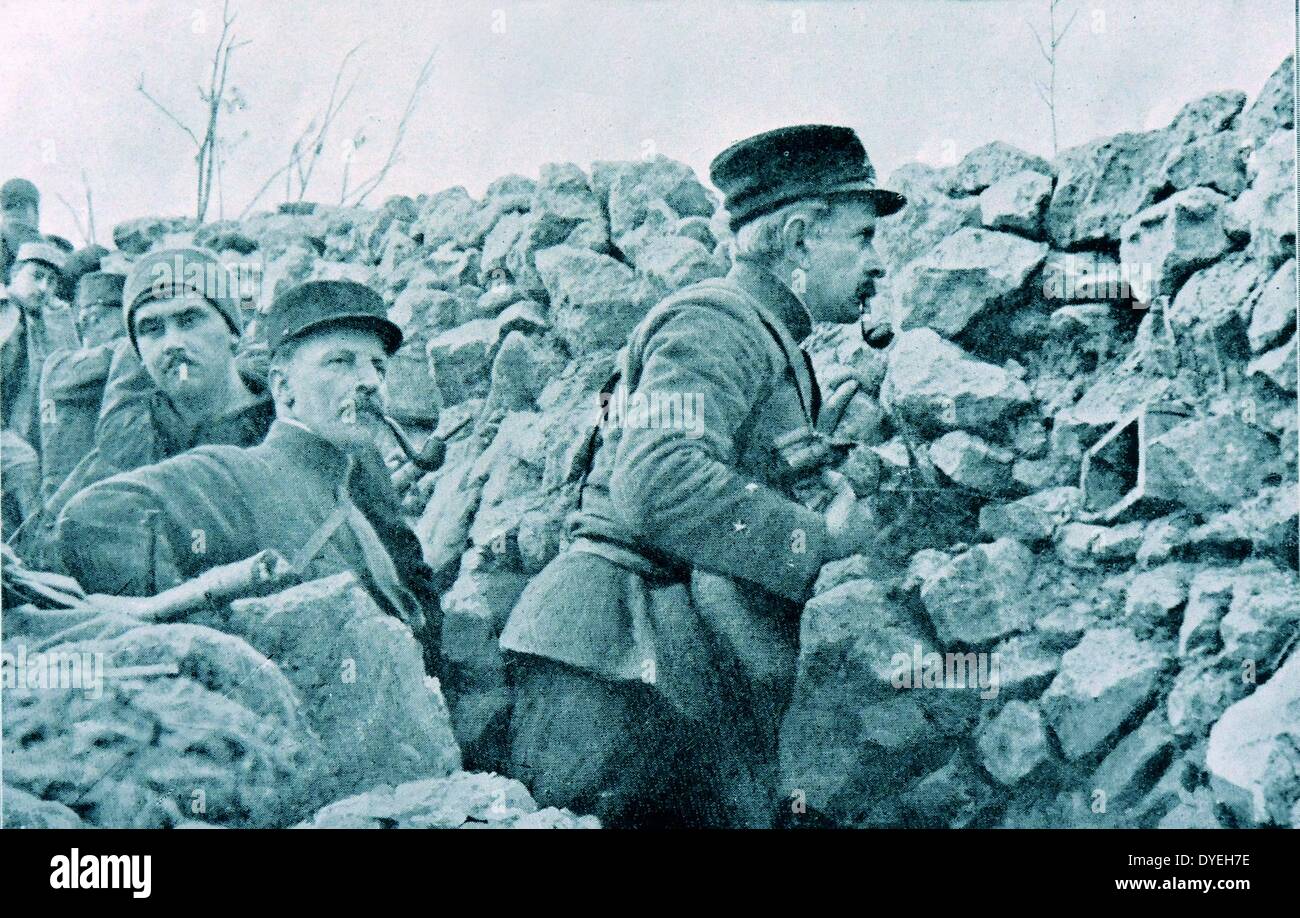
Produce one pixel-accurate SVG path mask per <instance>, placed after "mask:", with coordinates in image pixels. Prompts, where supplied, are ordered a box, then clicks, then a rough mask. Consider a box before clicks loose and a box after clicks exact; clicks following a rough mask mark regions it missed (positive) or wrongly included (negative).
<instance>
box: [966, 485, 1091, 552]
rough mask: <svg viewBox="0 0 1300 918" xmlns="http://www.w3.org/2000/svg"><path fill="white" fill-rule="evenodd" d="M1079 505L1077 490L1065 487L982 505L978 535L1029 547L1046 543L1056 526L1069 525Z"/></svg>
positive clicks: (1079, 497)
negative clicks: (982, 533)
mask: <svg viewBox="0 0 1300 918" xmlns="http://www.w3.org/2000/svg"><path fill="white" fill-rule="evenodd" d="M1080 502H1081V494H1080V491H1079V489H1078V488H1076V487H1071V486H1066V487H1058V488H1048V489H1047V490H1044V491H1040V492H1038V493H1037V494H1031V495H1029V496H1028V497H1022V498H1020V500H1016V501H1012V502H1010V503H1006V504H996V503H990V504H985V505H984V506H983V507H981V508H980V531H981V532H985V533H987V534H989V535H991V536H993V537H994V538H1001V537H1003V536H1005V537H1007V538H1012V539H1017V540H1019V541H1021V542H1024V543H1026V544H1031V545H1032V544H1034V543H1035V542H1042V541H1044V540H1046V539H1050V538H1051V537H1052V534H1053V533H1054V532H1055V531H1056V529H1057V527H1058V526H1062V525H1064V524H1066V523H1068V522H1070V520H1071V519H1072V518H1073V516H1074V515H1075V514H1076V513H1077V512H1078V511H1079V508H1080V506H1081V503H1080Z"/></svg>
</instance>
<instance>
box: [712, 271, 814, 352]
mask: <svg viewBox="0 0 1300 918" xmlns="http://www.w3.org/2000/svg"><path fill="white" fill-rule="evenodd" d="M727 280H729V281H731V282H732V283H734V284H737V285H738V286H740V287H741V288H743V289H744V290H745V291H747V292H748V293H750V294H751V295H753V296H754V297H756V298H757V299H758V301H759V302H760V303H762V304H763V305H764V306H766V307H767V308H768V310H769V311H770V312H771V313H772V315H774V316H776V318H778V319H780V320H781V323H782V324H783V325H784V326H785V329H786V331H788V332H789V333H790V337H791V338H793V339H794V341H795V343H798V342H800V341H802V340H803V339H805V338H807V337H808V335H809V334H811V333H812V316H810V315H809V314H808V309H807V308H806V307H805V306H804V304H803V303H801V302H799V298H798V297H796V296H795V295H794V294H793V293H791V292H790V288H788V287H786V286H785V285H784V284H782V283H781V282H780V281H779V280H777V279H776V277H775V275H773V274H772V272H771V271H768V270H767V269H765V268H760V267H759V266H757V265H754V264H750V263H749V262H746V261H744V260H742V259H737V260H736V262H735V264H733V265H732V268H731V271H730V272H728V274H727Z"/></svg>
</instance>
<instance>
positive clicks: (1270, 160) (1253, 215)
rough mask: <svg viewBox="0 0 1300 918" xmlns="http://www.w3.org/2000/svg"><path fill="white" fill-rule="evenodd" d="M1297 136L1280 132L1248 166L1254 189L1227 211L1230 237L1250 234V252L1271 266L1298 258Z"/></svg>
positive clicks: (1253, 157)
mask: <svg viewBox="0 0 1300 918" xmlns="http://www.w3.org/2000/svg"><path fill="white" fill-rule="evenodd" d="M1295 144H1296V140H1295V133H1294V132H1293V131H1290V130H1287V131H1279V132H1278V133H1276V134H1274V135H1273V136H1272V138H1270V139H1269V140H1268V141H1267V142H1265V143H1264V145H1263V146H1262V147H1260V148H1259V149H1258V150H1256V151H1255V153H1254V155H1252V156H1251V157H1250V159H1249V161H1248V162H1247V164H1246V172H1247V174H1248V175H1249V177H1250V187H1249V188H1247V189H1246V190H1245V191H1243V192H1242V193H1241V195H1240V196H1239V197H1238V198H1237V200H1235V201H1233V202H1232V204H1231V205H1230V206H1229V207H1228V208H1227V215H1226V225H1227V229H1228V232H1229V233H1230V234H1248V235H1249V236H1250V243H1249V245H1247V247H1246V252H1247V253H1248V254H1250V255H1251V256H1252V257H1254V258H1259V259H1263V260H1264V261H1266V262H1267V264H1268V265H1270V266H1275V265H1280V264H1281V263H1282V262H1283V261H1285V260H1286V259H1288V258H1294V257H1295V252H1296V248H1295V233H1296V221H1295V155H1296V154H1295Z"/></svg>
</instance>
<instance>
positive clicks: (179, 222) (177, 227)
mask: <svg viewBox="0 0 1300 918" xmlns="http://www.w3.org/2000/svg"><path fill="white" fill-rule="evenodd" d="M193 228H194V221H192V220H187V219H185V218H184V217H142V218H140V219H138V220H127V221H126V222H124V223H119V224H117V226H115V227H113V244H114V245H115V246H117V247H118V248H119V249H121V250H122V251H123V252H127V253H129V254H131V255H143V254H144V253H145V252H148V251H149V250H150V249H151V248H153V247H154V246H155V245H156V244H157V243H159V242H161V241H162V240H163V239H164V238H165V237H166V236H167V235H168V234H169V233H181V232H185V231H186V230H189V229H193Z"/></svg>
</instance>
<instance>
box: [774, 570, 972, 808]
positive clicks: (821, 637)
mask: <svg viewBox="0 0 1300 918" xmlns="http://www.w3.org/2000/svg"><path fill="white" fill-rule="evenodd" d="M924 635H925V629H924V628H923V627H922V626H921V623H920V622H919V621H917V620H916V618H915V614H914V612H913V611H911V610H910V609H909V608H908V607H907V606H906V605H905V604H904V603H901V602H899V601H898V600H896V599H894V598H892V597H891V596H890V594H889V591H888V590H887V589H886V588H885V587H884V586H883V585H882V584H881V583H879V582H876V581H871V580H853V581H849V582H846V583H843V584H841V585H839V586H837V587H834V588H832V589H830V590H828V591H827V592H824V593H822V594H820V595H819V596H817V597H815V598H814V599H812V600H811V601H810V602H809V603H808V605H807V606H806V607H805V609H804V614H803V619H802V623H801V627H800V652H799V666H798V676H797V679H796V682H795V688H794V694H793V698H792V700H791V703H790V707H789V709H788V710H787V712H786V715H785V720H784V722H783V725H782V728H781V751H780V761H781V782H780V789H781V795H783V796H785V795H789V794H791V793H793V792H794V791H800V792H802V793H803V795H804V799H805V800H806V802H807V805H808V807H809V808H810V809H811V810H813V811H815V812H817V813H821V814H823V815H825V816H828V817H831V818H833V819H835V820H837V821H838V822H840V823H842V824H854V823H855V822H856V821H858V820H864V819H866V818H867V814H868V812H869V811H870V810H871V808H872V807H873V805H875V804H876V803H877V802H878V801H877V794H876V792H875V791H874V790H872V788H876V787H882V786H888V785H889V784H890V783H900V782H902V781H904V780H906V778H907V776H909V775H912V774H917V773H919V772H923V771H924V770H925V769H926V768H934V767H936V766H938V765H939V764H940V762H941V761H942V759H941V758H939V756H941V755H942V754H943V750H942V749H941V748H940V746H939V744H938V743H936V739H937V737H938V736H946V735H955V734H957V733H959V732H961V731H963V730H969V729H970V721H971V718H972V716H973V714H974V712H975V710H976V708H977V706H978V703H979V699H978V697H977V696H976V694H975V691H973V690H972V691H963V690H954V689H926V688H919V689H918V688H904V689H899V688H895V687H894V682H893V680H894V676H895V673H896V672H897V670H898V666H897V665H896V661H895V659H894V658H895V656H896V655H897V654H900V653H901V654H903V655H904V656H908V655H910V654H912V653H914V652H917V653H921V654H926V653H930V652H932V651H933V650H934V648H933V645H932V644H931V643H930V641H929V640H928V639H927V638H926V637H925V636H924ZM914 648H915V650H914ZM905 675H907V676H909V679H908V683H907V684H908V685H910V684H911V681H910V675H911V672H910V665H909V667H908V668H907V670H906V673H905Z"/></svg>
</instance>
